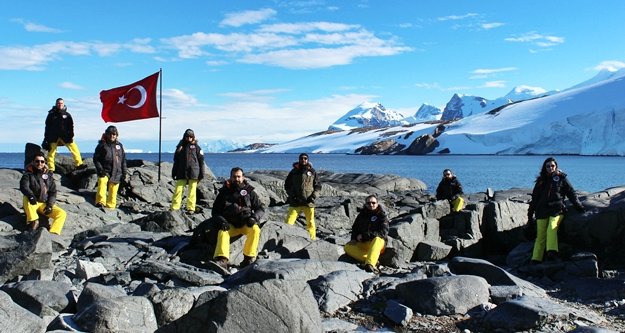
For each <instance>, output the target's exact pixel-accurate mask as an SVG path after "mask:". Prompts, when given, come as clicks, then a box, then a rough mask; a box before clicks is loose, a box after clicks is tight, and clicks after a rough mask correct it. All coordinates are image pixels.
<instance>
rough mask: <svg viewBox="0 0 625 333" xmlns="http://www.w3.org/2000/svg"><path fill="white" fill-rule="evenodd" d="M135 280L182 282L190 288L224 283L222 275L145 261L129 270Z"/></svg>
mask: <svg viewBox="0 0 625 333" xmlns="http://www.w3.org/2000/svg"><path fill="white" fill-rule="evenodd" d="M129 271H130V273H131V275H132V276H133V277H134V278H140V277H150V278H155V279H157V280H159V281H162V282H166V281H168V280H171V279H177V280H180V281H182V282H184V283H186V284H188V285H190V286H205V285H216V284H220V283H222V282H223V278H222V277H221V275H219V274H217V273H215V272H213V271H208V270H204V269H200V268H197V267H194V266H191V265H187V264H183V263H171V262H163V261H154V260H145V261H142V262H138V263H136V264H134V265H132V266H131V267H130V268H129Z"/></svg>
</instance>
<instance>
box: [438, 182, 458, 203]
mask: <svg viewBox="0 0 625 333" xmlns="http://www.w3.org/2000/svg"><path fill="white" fill-rule="evenodd" d="M460 194H462V184H460V181H459V180H458V178H456V176H452V177H451V178H443V179H442V180H441V182H440V183H438V187H437V188H436V199H437V200H456V198H458V196H459V195H460Z"/></svg>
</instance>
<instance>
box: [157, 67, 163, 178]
mask: <svg viewBox="0 0 625 333" xmlns="http://www.w3.org/2000/svg"><path fill="white" fill-rule="evenodd" d="M158 71H159V76H160V77H161V79H160V84H159V93H158V94H159V98H158V108H159V111H160V112H159V113H158V183H159V184H160V183H161V138H162V135H163V68H160V69H159V70H158Z"/></svg>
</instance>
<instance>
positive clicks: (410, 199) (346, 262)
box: [0, 158, 625, 332]
mask: <svg viewBox="0 0 625 333" xmlns="http://www.w3.org/2000/svg"><path fill="white" fill-rule="evenodd" d="M63 163H66V166H65V168H66V169H67V173H66V174H59V175H58V176H57V177H58V179H57V181H58V184H59V189H60V192H61V193H60V194H59V205H60V206H61V207H62V208H64V209H65V210H66V211H67V212H68V219H67V221H66V226H65V228H64V229H63V233H62V235H60V236H58V235H50V234H49V233H48V232H47V231H46V230H45V229H40V230H38V231H36V232H29V231H25V230H24V229H25V228H24V217H23V213H22V208H21V202H22V201H21V194H20V193H19V191H17V189H16V188H17V183H18V182H19V177H20V173H19V171H16V170H1V169H0V186H2V187H3V191H0V249H1V250H2V253H3V255H2V256H0V279H1V280H0V284H1V285H0V289H1V291H0V298H1V299H2V301H1V302H0V307H1V309H0V327H3V328H6V329H9V331H15V332H21V331H28V332H44V331H46V329H47V330H49V331H52V330H54V329H59V330H61V329H62V330H72V329H73V330H82V331H92V332H104V331H107V332H110V331H133V332H135V331H141V330H143V331H146V332H147V331H149V332H153V331H157V332H187V331H211V332H214V331H220V332H241V331H263V332H265V331H279V332H302V331H306V332H308V331H310V332H319V331H322V330H323V331H350V330H352V331H354V330H366V329H375V328H380V327H386V328H388V329H390V330H394V329H395V330H406V331H410V330H413V331H419V330H420V331H440V330H445V331H455V330H457V329H458V328H461V329H467V330H470V331H515V330H541V331H563V330H565V329H568V328H572V327H575V326H576V325H578V324H585V325H587V326H592V327H600V328H605V329H612V330H615V331H623V330H625V323H623V321H622V320H621V319H618V318H617V317H616V316H615V315H614V313H619V312H618V311H620V310H619V309H620V308H621V307H622V304H620V303H619V302H620V300H621V299H622V298H623V295H624V294H625V292H624V291H623V290H625V288H623V282H622V279H620V278H619V277H620V276H622V273H621V272H622V270H623V267H625V264H624V263H623V259H622V258H623V257H624V256H623V252H622V249H621V248H622V246H621V244H622V243H623V242H624V241H625V230H623V227H622V226H623V225H625V221H624V219H625V217H624V215H623V214H622V210H623V209H622V207H623V205H625V203H624V200H625V187H619V188H611V189H607V190H605V191H601V192H598V193H592V194H586V195H583V196H581V199H582V200H583V203H584V205H585V206H586V207H588V208H589V212H587V213H586V214H583V215H582V214H578V213H577V212H574V211H571V212H569V213H568V214H567V216H566V218H565V222H564V223H563V225H562V232H561V238H560V245H561V247H560V248H561V258H560V260H559V261H554V262H545V263H543V264H540V265H529V258H530V255H531V250H532V243H531V241H528V239H526V238H525V232H524V229H525V228H526V211H527V201H528V199H529V197H528V193H529V190H528V189H516V190H510V191H498V192H496V193H495V195H494V198H491V199H490V200H489V199H487V198H486V197H485V196H484V195H483V194H468V195H467V196H466V199H467V206H466V208H465V209H464V210H462V211H461V212H458V213H456V214H449V203H448V202H447V201H436V200H434V198H433V197H432V196H431V194H429V193H427V192H425V185H424V184H423V183H422V182H421V181H419V180H416V179H408V178H402V177H398V176H391V175H372V174H336V173H330V172H325V171H324V172H319V175H320V177H321V180H322V183H323V188H322V190H321V194H320V197H319V198H318V200H317V202H316V206H317V207H316V209H315V214H316V220H317V227H318V234H317V240H315V241H311V240H310V238H309V236H308V234H307V232H306V230H305V229H304V225H305V221H304V219H303V218H300V219H298V221H297V223H296V225H294V226H290V225H287V224H285V223H284V217H285V215H286V211H287V206H286V205H285V203H284V201H285V199H286V194H285V193H284V189H283V181H284V178H285V177H286V172H281V171H264V172H250V173H249V174H248V175H247V176H248V178H249V179H250V181H251V182H253V185H254V187H255V188H256V189H257V190H258V192H259V193H260V194H261V197H262V200H263V202H264V203H265V205H266V206H267V212H266V214H265V217H264V218H263V220H262V221H260V227H261V237H260V241H259V249H258V250H259V259H258V260H257V261H256V262H255V263H254V264H252V265H251V266H248V267H245V268H241V267H238V265H239V263H240V262H241V261H242V260H243V253H242V250H243V244H244V240H245V238H244V237H239V238H233V239H232V240H231V241H232V243H231V255H230V263H231V264H232V269H231V270H230V271H229V272H224V271H222V270H218V269H215V266H214V265H211V264H210V259H211V258H212V254H213V250H214V245H215V244H214V237H215V235H216V228H215V226H213V225H211V220H210V219H209V218H210V216H211V209H210V207H211V205H212V201H213V200H214V198H215V189H216V188H219V186H220V180H216V179H211V178H210V177H209V179H207V180H203V181H202V182H201V183H200V188H201V189H200V190H199V193H198V195H199V196H201V200H200V201H199V205H198V207H199V209H198V211H197V212H196V213H195V214H193V215H186V214H184V213H180V212H169V211H168V207H169V203H168V200H169V198H170V197H171V191H172V190H173V180H172V179H171V178H169V176H168V173H169V171H170V170H163V169H161V174H160V176H161V181H160V182H159V181H158V168H157V167H156V166H154V165H153V164H150V163H147V162H142V161H133V162H131V163H129V165H132V166H131V167H130V171H131V173H132V176H131V181H130V184H127V185H126V186H124V187H123V189H122V190H120V198H119V200H118V202H120V207H119V208H118V209H115V210H108V209H106V210H102V209H99V208H96V207H94V205H93V197H94V190H95V188H94V187H95V183H94V182H93V177H95V176H94V174H93V173H92V172H93V170H92V166H91V165H92V162H91V161H90V159H87V160H86V163H87V165H89V166H90V167H89V168H88V169H87V170H86V171H80V172H76V171H75V170H74V169H73V164H72V161H71V158H70V159H69V160H68V161H61V164H63ZM60 170H65V169H60ZM370 193H376V194H378V196H379V200H380V202H381V203H382V204H383V205H384V207H385V208H386V210H387V212H388V214H389V218H390V232H389V237H388V239H387V243H386V247H385V250H384V252H383V253H382V255H381V257H380V263H381V266H380V268H381V274H378V275H376V274H372V273H367V272H365V271H363V270H362V269H361V268H360V267H359V266H358V265H357V263H355V262H354V261H353V260H352V259H351V258H349V257H347V256H345V255H344V252H343V246H344V245H345V244H346V243H347V242H348V241H349V240H350V228H351V224H352V223H353V220H354V218H355V216H356V215H357V213H358V210H359V209H360V207H361V205H362V203H363V200H364V198H365V196H366V195H368V194H370ZM194 231H195V233H194ZM485 259H488V261H486V260H485ZM225 273H229V274H225ZM556 283H557V284H556ZM542 286H547V287H549V289H550V293H549V294H547V292H545V289H543V288H542ZM557 288H561V289H560V294H558V293H557V292H554V289H557ZM559 295H562V296H561V297H563V298H565V299H566V301H567V303H566V304H567V306H560V305H558V304H559V303H558V300H557V299H556V298H555V297H556V296H559ZM577 299H582V300H584V301H588V302H590V301H593V302H596V301H597V300H600V301H602V302H601V303H600V304H604V305H603V306H602V308H600V309H598V307H597V306H595V307H594V308H593V309H592V310H590V309H589V308H588V307H586V306H585V305H583V304H577V303H575V302H576V301H575V300H577ZM601 309H603V310H604V311H601ZM564 312H567V313H569V315H568V316H565V315H563V313H564ZM518 313H523V314H526V315H524V316H523V317H522V318H517V317H518V316H517V315H516V314H518ZM459 318H462V320H460V319H459ZM444 323H453V326H445V324H444ZM398 326H401V328H398Z"/></svg>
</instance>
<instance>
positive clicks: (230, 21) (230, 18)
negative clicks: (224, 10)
mask: <svg viewBox="0 0 625 333" xmlns="http://www.w3.org/2000/svg"><path fill="white" fill-rule="evenodd" d="M276 14H277V12H276V11H275V10H273V9H271V8H264V9H259V10H247V11H243V12H236V13H228V14H226V15H225V16H226V17H225V18H224V19H223V20H222V21H221V22H220V23H219V25H220V26H231V27H240V26H243V25H246V24H256V23H260V22H263V21H265V20H267V19H269V18H271V17H272V16H275V15H276Z"/></svg>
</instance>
